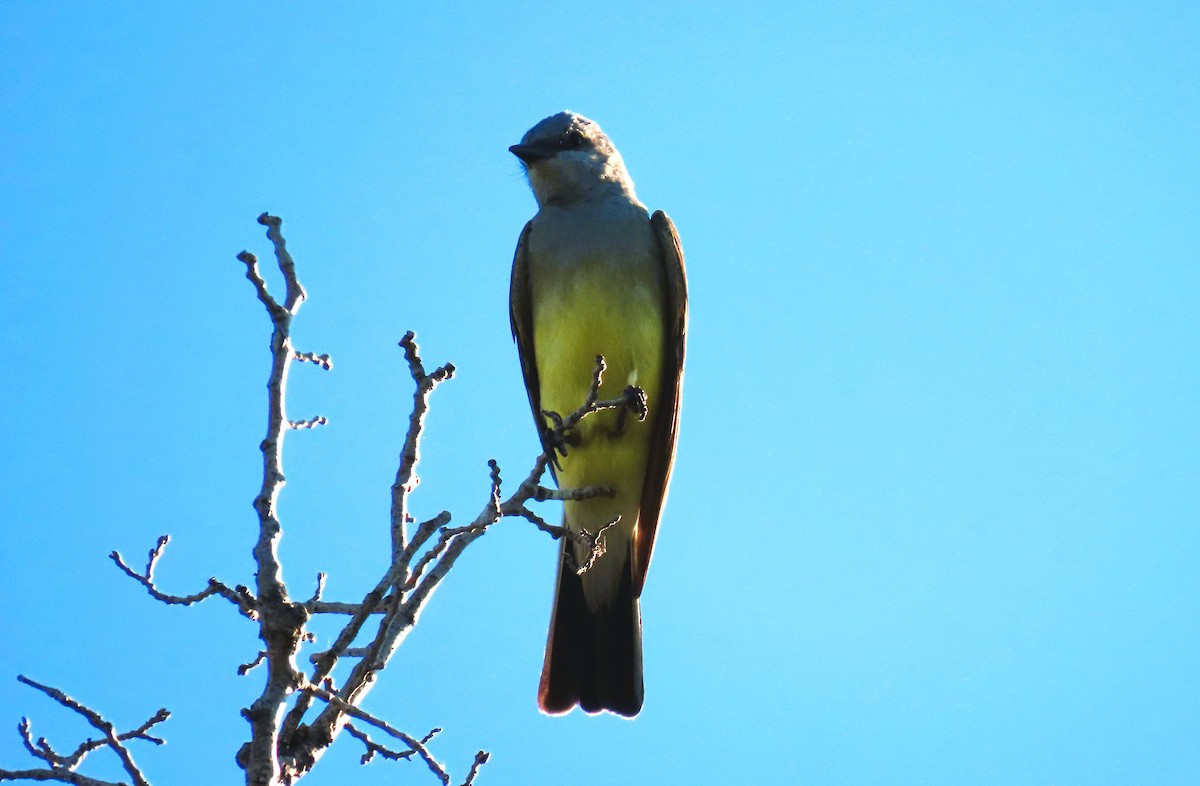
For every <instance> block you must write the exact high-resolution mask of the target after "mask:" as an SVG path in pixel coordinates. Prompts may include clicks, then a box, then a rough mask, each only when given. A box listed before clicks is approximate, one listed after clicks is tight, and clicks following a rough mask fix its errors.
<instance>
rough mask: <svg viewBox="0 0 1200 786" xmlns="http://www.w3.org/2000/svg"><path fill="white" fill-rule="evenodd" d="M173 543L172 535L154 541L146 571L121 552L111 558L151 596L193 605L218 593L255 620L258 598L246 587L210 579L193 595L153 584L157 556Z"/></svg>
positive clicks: (161, 599)
mask: <svg viewBox="0 0 1200 786" xmlns="http://www.w3.org/2000/svg"><path fill="white" fill-rule="evenodd" d="M170 542H171V538H170V536H169V535H159V537H158V541H157V542H156V543H155V544H154V548H152V549H150V557H149V559H148V560H147V561H146V570H145V572H144V573H137V572H135V571H134V570H133V568H131V567H129V565H128V564H126V562H125V559H124V558H123V557H122V556H121V553H120V552H119V551H113V552H110V553H109V555H108V557H109V559H111V560H112V561H113V562H115V563H116V565H117V567H118V568H120V569H121V570H122V571H123V572H124V573H125V575H126V576H129V577H130V578H131V579H133V580H134V581H136V582H138V583H139V584H141V585H142V586H143V587H145V588H146V591H147V592H148V593H150V597H152V598H154V599H155V600H158V601H162V602H163V603H167V604H172V605H182V606H190V605H192V604H193V603H199V602H200V601H202V600H204V599H205V598H209V597H212V596H213V595H219V596H221V597H222V598H225V599H226V600H228V601H229V602H230V603H232V604H233V605H235V606H237V607H238V610H239V611H240V612H241V613H242V614H243V615H244V616H246V617H249V618H250V619H255V618H256V616H257V611H256V605H257V603H256V601H255V599H254V596H253V595H251V594H250V591H249V590H248V589H246V588H245V587H237V588H236V589H231V588H230V587H228V586H227V585H225V584H223V583H221V582H220V581H217V580H216V579H215V578H210V579H209V580H208V586H207V587H205V588H204V589H202V590H200V591H199V592H196V593H193V594H191V595H170V594H168V593H165V592H162V591H160V590H159V589H158V587H156V586H155V584H154V569H155V567H157V565H158V559H159V557H161V556H162V553H163V551H164V550H165V549H166V547H167V544H168V543H170Z"/></svg>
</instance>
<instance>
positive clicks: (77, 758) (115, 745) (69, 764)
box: [0, 675, 171, 786]
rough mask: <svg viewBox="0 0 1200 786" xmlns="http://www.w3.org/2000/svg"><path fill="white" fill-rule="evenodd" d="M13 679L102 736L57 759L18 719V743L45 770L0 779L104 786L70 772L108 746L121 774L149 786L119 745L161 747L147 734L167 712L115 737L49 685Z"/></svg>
mask: <svg viewBox="0 0 1200 786" xmlns="http://www.w3.org/2000/svg"><path fill="white" fill-rule="evenodd" d="M17 679H18V680H19V681H21V682H22V683H24V684H25V685H28V686H29V687H31V688H34V689H35V690H38V691H41V692H42V693H44V694H46V695H47V696H49V697H50V698H51V699H54V701H56V702H58V703H59V704H61V705H62V706H63V707H66V708H67V709H69V710H72V711H73V712H76V713H78V714H79V715H82V716H83V717H84V719H85V720H87V722H88V723H89V724H91V725H92V727H93V728H95V729H96V730H98V731H99V732H100V733H101V734H103V735H104V739H102V740H91V739H89V740H85V741H84V742H83V743H81V744H80V745H79V747H77V748H76V749H75V751H74V752H73V753H71V754H70V755H69V756H60V755H59V754H57V753H55V751H54V749H53V748H52V747H51V746H50V743H49V742H48V741H47V740H46V739H45V738H44V737H41V738H39V739H38V740H37V742H36V743H35V742H34V741H33V739H32V735H31V734H30V730H29V720H28V719H26V718H22V719H21V723H20V724H19V725H18V727H17V728H18V731H19V733H20V735H21V739H22V742H23V743H24V745H25V749H26V750H27V751H29V753H30V754H31V755H33V756H34V757H36V758H38V759H40V760H42V761H44V762H46V764H47V765H48V769H44V770H19V771H13V770H4V769H0V780H17V779H25V780H42V781H46V780H55V781H60V782H63V783H75V784H89V785H90V786H96V785H99V784H107V782H106V781H100V780H96V779H94V778H89V777H87V776H84V775H80V774H78V773H76V772H74V770H75V768H76V767H78V766H79V765H80V764H81V763H82V762H83V759H84V757H86V756H87V754H89V753H91V752H92V751H94V750H96V749H98V748H103V747H108V748H111V749H112V751H113V752H114V753H115V754H116V755H117V757H118V758H119V759H120V760H121V765H122V767H123V768H124V769H125V772H126V773H127V774H128V775H129V777H130V778H131V779H133V783H134V784H135V786H149V781H147V780H146V777H145V775H144V774H143V773H142V771H141V770H140V769H139V768H138V766H137V764H135V763H134V761H133V756H132V755H131V754H130V753H129V750H128V749H127V748H126V747H125V746H124V745H123V744H122V743H124V742H128V741H129V740H135V739H136V740H146V741H147V742H151V743H153V744H155V745H162V744H163V740H162V739H161V738H159V737H154V736H152V735H150V734H149V731H150V729H151V728H153V727H154V726H156V725H157V724H159V723H162V722H163V721H165V720H167V718H169V717H171V713H170V712H168V711H167V710H166V708H163V709H160V710H159V711H158V712H156V713H155V714H154V715H152V716H151V717H150V718H149V719H148V720H147V721H146V722H145V723H143V724H142V725H141V726H138V727H137V728H136V729H134V730H132V731H127V732H123V733H120V734H118V733H117V731H116V729H115V728H114V727H113V725H112V724H111V723H109V722H108V721H107V720H105V719H104V718H103V717H102V716H101V715H100V713H98V712H96V711H95V710H93V709H91V708H90V707H87V706H86V705H84V704H82V703H81V702H79V701H77V700H75V699H73V698H71V697H70V696H68V695H67V694H66V693H64V692H62V691H61V690H59V689H58V688H54V687H51V686H49V685H43V684H42V683H40V682H36V681H35V680H31V679H29V678H28V677H26V676H24V675H18V676H17Z"/></svg>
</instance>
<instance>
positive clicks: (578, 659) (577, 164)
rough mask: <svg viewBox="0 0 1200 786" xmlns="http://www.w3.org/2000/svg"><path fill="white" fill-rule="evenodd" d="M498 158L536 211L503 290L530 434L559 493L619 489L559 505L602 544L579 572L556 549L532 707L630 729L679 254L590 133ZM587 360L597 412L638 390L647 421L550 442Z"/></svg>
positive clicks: (675, 388) (549, 139) (676, 376)
mask: <svg viewBox="0 0 1200 786" xmlns="http://www.w3.org/2000/svg"><path fill="white" fill-rule="evenodd" d="M509 151H510V152H511V153H513V154H514V155H515V156H516V157H517V158H518V159H520V162H521V164H522V165H523V167H524V170H525V174H526V176H527V178H528V180H529V185H530V187H531V189H532V191H533V195H534V198H535V200H536V201H537V205H538V210H537V213H536V215H534V217H533V218H532V219H531V220H530V221H529V222H528V223H527V224H526V225H525V228H524V230H523V231H522V232H521V236H520V240H519V241H518V243H517V250H516V254H515V256H514V259H513V268H512V278H511V282H510V290H509V317H510V321H511V327H512V333H513V338H514V339H515V341H516V344H517V351H518V355H519V356H520V361H521V371H522V375H523V377H524V381H525V389H526V391H527V393H528V396H529V405H530V407H531V409H532V410H533V417H534V421H535V423H536V424H537V428H538V433H539V436H540V438H541V440H542V445H543V448H544V450H545V451H546V452H547V453H548V454H549V455H551V456H552V457H553V461H552V462H551V463H550V468H551V472H552V473H553V474H554V477H555V481H556V482H557V484H558V486H559V488H561V489H574V488H581V487H584V486H597V485H604V486H612V487H613V489H614V490H615V494H614V496H612V497H611V498H609V497H602V496H601V497H593V498H588V499H581V500H567V501H565V502H564V503H563V526H564V527H565V528H566V529H568V530H571V531H575V532H578V531H581V530H582V531H586V532H587V533H589V534H590V535H592V536H595V535H597V533H600V532H601V531H603V535H602V537H603V546H604V548H603V553H602V555H601V556H599V557H598V558H597V559H595V561H594V562H593V563H592V564H591V565H590V567H587V568H586V570H584V571H583V572H582V573H580V572H579V566H581V565H586V564H587V560H588V559H589V557H590V556H592V553H591V550H590V549H589V548H588V547H587V546H586V545H581V544H580V543H578V542H572V539H571V538H567V537H563V538H561V547H560V549H559V555H558V572H557V580H556V585H555V597H554V605H553V611H552V612H551V619H550V630H549V634H548V636H547V641H546V654H545V659H544V661H543V664H542V674H541V680H540V682H539V685H538V706H539V708H540V709H541V711H542V712H544V713H546V714H548V715H561V714H565V713H568V712H570V711H571V710H572V709H574V708H575V706H577V705H578V706H579V707H580V708H582V710H583V711H584V712H586V713H588V714H596V713H599V712H603V711H608V712H611V713H614V714H616V715H620V716H625V717H630V718H631V717H634V716H636V715H637V714H638V713H639V712H641V709H642V705H643V698H644V684H643V677H642V622H641V608H640V598H641V594H642V589H643V587H644V586H645V581H646V571H647V568H648V567H649V564H650V556H651V553H652V551H653V548H654V539H655V534H656V532H657V529H658V524H659V520H660V518H661V516H662V511H663V506H664V504H665V502H666V497H667V486H668V484H669V482H670V478H671V469H672V466H673V464H674V459H675V446H676V441H677V437H678V433H679V410H680V394H681V391H682V383H683V364H684V349H685V337H686V333H687V320H688V295H687V276H686V273H685V269H684V264H683V250H682V247H681V246H680V242H679V235H678V233H677V232H676V230H675V225H674V224H673V223H672V222H671V219H670V218H668V217H667V215H666V214H665V213H663V212H662V211H657V212H655V213H654V214H653V215H651V214H650V213H649V212H648V211H647V209H646V207H645V206H644V205H643V204H642V203H641V202H640V201H638V198H637V195H636V194H635V192H634V186H633V181H632V179H631V178H630V177H629V173H628V171H627V170H626V169H625V163H624V161H623V160H622V158H621V155H620V153H618V152H617V149H616V148H615V147H614V146H613V143H612V141H611V140H610V139H609V138H608V136H607V135H606V134H605V133H604V132H603V131H602V130H601V129H600V126H599V125H598V124H597V123H595V122H594V121H592V120H589V119H588V118H586V117H583V116H582V115H580V114H577V113H575V112H571V111H564V112H559V113H558V114H554V115H551V116H550V117H547V118H545V119H544V120H542V121H540V122H539V123H537V124H536V125H535V126H533V128H531V129H530V130H529V131H528V132H526V133H525V135H524V136H523V137H522V138H521V141H520V143H519V144H515V145H512V146H511V147H509ZM597 356H602V357H603V359H604V363H605V368H604V372H603V382H602V385H601V387H600V390H599V392H600V399H601V400H604V399H606V398H608V399H611V398H618V397H620V396H621V394H622V391H624V390H626V389H627V388H628V387H630V386H633V387H637V388H640V389H641V390H642V392H643V393H644V394H645V401H646V409H645V417H644V419H641V420H639V419H638V418H637V417H631V416H629V415H630V413H629V412H628V411H625V410H620V409H618V410H605V411H601V412H597V413H594V414H592V415H589V416H587V417H586V418H584V419H583V420H582V421H580V422H579V424H578V425H577V426H575V427H574V429H572V430H571V431H570V432H569V433H568V434H567V436H566V437H565V439H563V440H562V442H563V443H564V444H559V445H556V444H553V443H554V438H553V425H554V418H555V417H565V416H566V415H568V414H569V413H571V412H573V411H574V410H576V409H577V408H578V407H579V406H580V405H581V404H582V403H583V402H584V400H585V397H586V396H587V393H588V391H589V387H590V385H591V383H592V379H593V373H594V370H595V368H596V359H597ZM614 521H615V522H616V523H615V524H613V525H612V526H609V527H607V529H605V527H606V525H609V524H611V523H612V522H614Z"/></svg>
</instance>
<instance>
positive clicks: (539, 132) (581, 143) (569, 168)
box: [509, 111, 636, 206]
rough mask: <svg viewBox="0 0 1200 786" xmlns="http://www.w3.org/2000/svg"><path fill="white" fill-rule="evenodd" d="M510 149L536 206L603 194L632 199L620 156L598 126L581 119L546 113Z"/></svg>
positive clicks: (565, 203) (629, 181)
mask: <svg viewBox="0 0 1200 786" xmlns="http://www.w3.org/2000/svg"><path fill="white" fill-rule="evenodd" d="M509 151H510V152H511V153H512V154H513V155H515V156H516V157H517V158H519V159H521V163H522V164H523V165H524V166H525V173H526V175H528V176H529V185H530V187H531V188H533V195H534V197H535V198H536V199H537V201H538V204H539V205H543V206H544V205H567V204H571V203H573V202H577V201H580V200H583V199H587V198H589V197H591V196H593V195H594V194H595V193H596V192H597V191H604V190H613V191H618V192H623V193H627V194H628V195H629V197H630V198H632V199H636V197H634V194H633V181H632V180H630V179H629V173H628V172H626V171H625V162H624V161H622V160H621V154H620V153H618V152H617V149H616V148H615V147H613V144H612V142H611V141H610V140H609V138H608V136H606V135H605V133H604V132H603V131H601V130H600V126H598V125H597V124H596V123H594V122H592V121H591V120H588V119H587V118H586V117H584V116H583V115H577V114H575V113H574V112H569V111H568V112H559V113H558V114H557V115H551V116H550V117H547V118H546V119H545V120H543V121H541V122H540V123H538V124H537V125H535V126H534V127H533V128H531V129H529V131H527V132H526V134H525V136H523V137H521V143H520V144H518V145H513V146H512V147H510V148H509Z"/></svg>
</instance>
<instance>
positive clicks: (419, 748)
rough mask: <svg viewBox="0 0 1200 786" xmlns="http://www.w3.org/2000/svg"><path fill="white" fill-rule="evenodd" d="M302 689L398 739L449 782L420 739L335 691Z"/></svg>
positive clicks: (435, 730)
mask: <svg viewBox="0 0 1200 786" xmlns="http://www.w3.org/2000/svg"><path fill="white" fill-rule="evenodd" d="M302 690H304V691H305V692H306V693H311V694H312V695H314V696H316V697H317V698H319V699H321V700H322V701H325V702H327V703H328V704H329V705H330V706H334V707H337V708H338V710H339V711H340V712H342V713H344V714H346V715H349V716H350V717H352V718H357V719H358V720H360V721H362V722H363V723H368V724H370V725H372V726H374V727H375V728H377V729H379V730H381V731H384V732H386V733H388V734H390V735H391V736H393V737H395V738H396V739H398V740H400V741H401V742H403V743H404V744H405V745H407V746H408V747H409V748H412V749H413V751H415V752H416V754H417V755H418V756H420V757H421V759H422V760H424V762H425V764H426V765H427V766H428V767H429V769H430V771H432V772H433V774H434V775H436V776H437V778H438V780H440V781H441V782H442V783H444V784H448V783H450V775H449V774H448V773H447V772H446V768H445V767H443V766H442V764H441V763H440V762H439V761H437V759H435V758H433V754H431V753H430V752H429V749H428V748H426V747H425V745H424V742H423V741H422V740H418V739H416V738H415V737H412V736H410V735H408V734H405V733H404V732H402V731H400V730H399V729H397V728H395V727H394V726H392V725H391V724H389V723H387V722H386V721H382V720H380V719H378V718H376V717H375V716H374V715H371V714H370V713H369V712H366V711H365V710H362V709H359V708H358V707H356V706H355V705H353V704H351V703H350V702H348V701H345V700H344V699H342V697H341V696H339V695H338V694H336V693H333V692H331V691H328V690H326V689H324V688H319V687H317V686H316V685H306V686H304V687H303V688H302ZM438 731H441V730H440V729H434V731H432V732H430V733H429V735H428V736H426V738H425V740H429V739H431V738H432V736H433V735H434V734H435V733H437V732H438Z"/></svg>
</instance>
